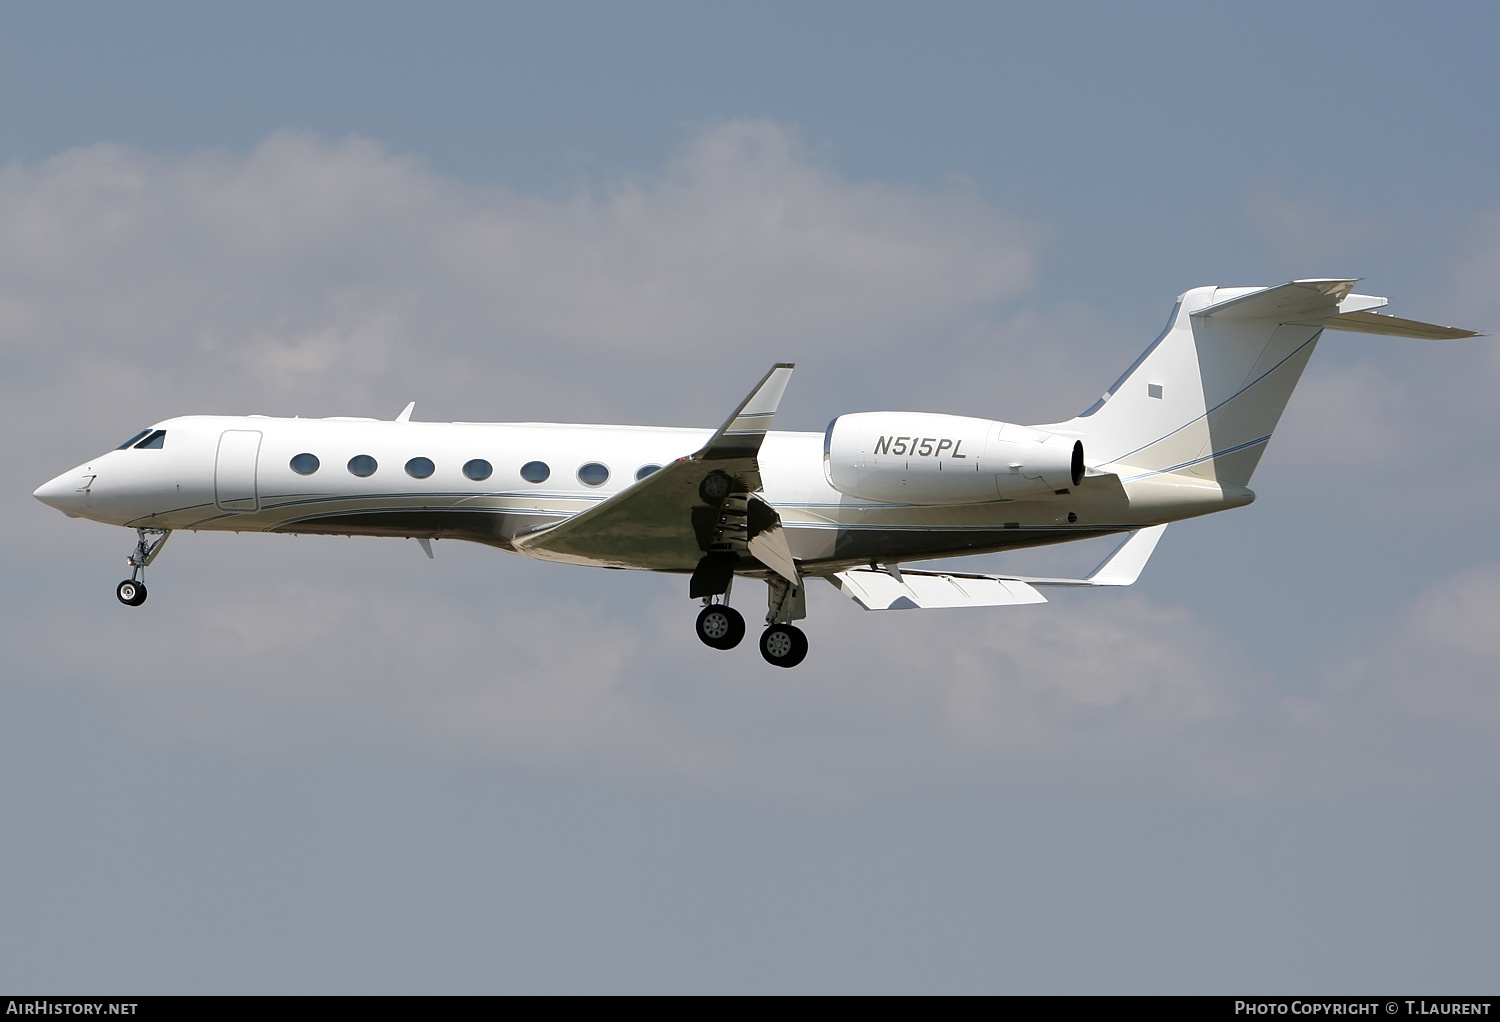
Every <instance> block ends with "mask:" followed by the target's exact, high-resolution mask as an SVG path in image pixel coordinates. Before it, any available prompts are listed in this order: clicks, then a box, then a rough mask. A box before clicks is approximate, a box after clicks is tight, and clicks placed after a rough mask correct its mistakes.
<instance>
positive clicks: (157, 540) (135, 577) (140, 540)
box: [115, 529, 172, 607]
mask: <svg viewBox="0 0 1500 1022" xmlns="http://www.w3.org/2000/svg"><path fill="white" fill-rule="evenodd" d="M135 535H136V541H135V550H134V552H132V553H131V555H130V556H129V557H127V558H125V563H126V564H128V565H130V577H129V578H127V579H126V580H125V581H123V582H121V583H120V584H119V585H117V586H115V599H117V600H119V601H120V602H121V603H123V604H125V606H127V607H139V606H140V605H141V604H143V603H145V602H146V583H144V582H142V581H141V576H142V575H144V574H145V573H146V565H148V564H150V563H151V562H152V561H154V560H156V555H157V554H159V553H161V548H162V547H164V546H166V543H167V537H168V536H170V535H172V531H171V530H170V529H136V530H135Z"/></svg>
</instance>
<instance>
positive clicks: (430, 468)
mask: <svg viewBox="0 0 1500 1022" xmlns="http://www.w3.org/2000/svg"><path fill="white" fill-rule="evenodd" d="M436 468H437V466H435V465H433V463H432V459H431V458H413V459H411V460H410V461H408V462H407V463H406V474H407V475H409V476H411V477H412V478H413V479H426V478H427V477H428V476H430V475H432V473H433V472H434V471H436Z"/></svg>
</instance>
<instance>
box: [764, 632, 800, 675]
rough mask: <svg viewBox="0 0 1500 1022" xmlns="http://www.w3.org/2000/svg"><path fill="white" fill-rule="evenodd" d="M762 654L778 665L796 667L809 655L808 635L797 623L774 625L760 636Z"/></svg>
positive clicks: (767, 659) (767, 660)
mask: <svg viewBox="0 0 1500 1022" xmlns="http://www.w3.org/2000/svg"><path fill="white" fill-rule="evenodd" d="M760 655H761V656H763V657H765V658H766V663H768V664H775V665H776V666H777V667H796V666H797V665H798V664H800V663H801V662H802V661H803V660H804V659H806V657H807V636H806V635H803V634H802V629H800V628H798V627H797V626H796V625H772V626H771V627H770V628H767V629H766V630H765V631H764V632H762V633H761V636H760Z"/></svg>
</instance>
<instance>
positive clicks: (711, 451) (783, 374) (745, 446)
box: [695, 362, 796, 461]
mask: <svg viewBox="0 0 1500 1022" xmlns="http://www.w3.org/2000/svg"><path fill="white" fill-rule="evenodd" d="M794 368H796V366H795V364H794V363H791V362H778V363H776V364H775V365H774V366H772V367H771V371H770V372H768V373H766V375H765V377H764V378H763V379H762V380H761V381H760V383H758V384H756V387H755V389H754V390H752V391H751V392H750V394H749V396H748V397H746V398H745V400H743V401H741V402H740V406H739V407H738V408H736V409H735V410H734V414H733V415H731V416H730V417H729V418H728V419H726V420H725V421H724V425H722V426H720V427H719V431H718V432H717V433H715V434H714V435H713V436H712V437H711V438H710V439H709V441H708V443H706V444H704V445H703V449H702V450H701V451H699V452H698V453H697V455H695V458H702V459H704V460H713V461H718V460H720V459H723V458H753V457H755V456H756V455H757V454H759V453H760V444H761V441H762V440H764V439H765V437H766V430H768V429H770V428H771V418H772V416H774V415H775V414H776V408H777V406H778V405H780V404H781V395H782V394H784V393H786V385H787V384H788V383H789V382H790V381H791V378H792V370H793V369H794Z"/></svg>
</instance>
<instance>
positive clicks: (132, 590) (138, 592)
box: [115, 578, 146, 607]
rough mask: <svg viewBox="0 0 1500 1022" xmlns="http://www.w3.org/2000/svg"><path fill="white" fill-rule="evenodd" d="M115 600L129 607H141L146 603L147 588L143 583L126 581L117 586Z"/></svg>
mask: <svg viewBox="0 0 1500 1022" xmlns="http://www.w3.org/2000/svg"><path fill="white" fill-rule="evenodd" d="M115 599H117V600H119V601H120V602H121V603H123V604H125V606H127V607H139V606H140V605H141V604H143V603H145V602H146V586H145V583H143V582H136V581H133V580H131V579H128V578H127V579H126V580H125V581H123V582H121V583H120V584H119V585H117V586H115Z"/></svg>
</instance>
